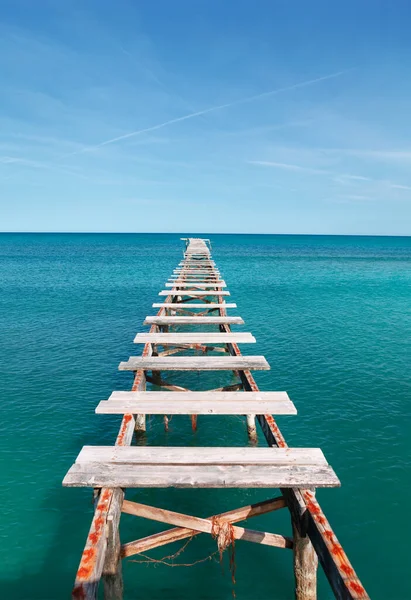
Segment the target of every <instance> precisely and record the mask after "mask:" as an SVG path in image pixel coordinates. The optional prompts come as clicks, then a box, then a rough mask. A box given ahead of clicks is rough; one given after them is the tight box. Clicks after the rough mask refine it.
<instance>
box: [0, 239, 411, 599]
mask: <svg viewBox="0 0 411 600" xmlns="http://www.w3.org/2000/svg"><path fill="white" fill-rule="evenodd" d="M179 237H180V236H179V235H177V234H175V235H174V234H173V235H128V234H124V235H123V234H122V235H106V234H101V235H98V234H96V235H94V234H90V235H82V234H78V235H76V234H44V235H43V234H2V235H0V284H1V285H0V329H1V338H0V345H1V348H0V356H1V364H0V369H1V373H0V375H1V383H0V385H1V399H2V403H1V406H2V411H1V420H0V429H1V438H0V445H1V465H0V475H1V477H0V498H1V501H2V514H1V517H0V536H1V544H0V596H1V597H4V598H12V599H13V600H23V599H24V600H26V599H36V600H46V599H47V600H48V599H55V600H58V599H60V598H61V599H63V598H67V597H69V592H70V588H71V584H72V581H73V577H74V574H75V571H76V568H77V565H78V561H79V558H80V555H81V552H82V548H83V546H84V542H85V539H86V536H87V532H88V527H89V524H90V520H91V515H92V502H91V494H90V491H89V490H83V489H80V490H79V489H63V488H62V487H61V481H62V479H63V477H64V475H65V473H66V471H67V469H68V468H69V467H70V465H71V464H72V462H73V461H74V459H75V457H76V455H77V453H78V452H79V450H80V448H81V446H82V445H83V444H112V443H113V442H114V440H115V436H116V432H117V430H118V425H119V422H120V420H119V418H117V417H115V416H111V417H110V416H99V415H95V414H94V408H95V406H96V404H97V403H98V401H99V400H101V399H105V398H107V397H108V395H109V394H110V392H111V391H112V390H114V389H117V390H119V389H129V387H130V384H131V376H130V375H129V374H127V373H119V372H118V371H117V366H118V363H119V361H120V360H124V359H126V358H127V357H128V356H129V355H131V354H136V353H138V352H139V349H138V348H136V347H135V346H133V344H132V340H133V337H134V334H135V333H136V331H143V330H145V328H144V327H143V326H142V322H143V319H144V317H145V316H146V315H147V314H154V312H153V309H152V308H151V304H152V302H153V301H157V298H156V297H157V293H158V291H159V290H160V289H162V288H163V284H164V282H165V281H166V279H167V278H168V276H169V274H170V273H171V270H172V268H173V267H174V266H175V264H176V263H177V262H178V261H179V260H180V257H181V251H182V242H180V241H179ZM206 237H211V239H212V243H213V254H214V257H215V259H216V261H217V264H218V266H219V268H220V270H221V271H222V273H223V275H224V278H225V280H226V282H227V284H228V286H229V289H230V291H231V294H232V300H233V301H235V302H237V304H238V309H237V310H235V311H231V312H230V314H233V315H234V314H240V315H241V316H242V317H243V318H244V320H245V321H246V325H245V326H243V327H242V328H241V329H242V330H246V331H251V332H252V333H253V334H254V335H255V336H256V338H257V344H256V345H254V346H250V347H248V348H246V347H245V346H244V351H245V353H247V352H248V353H254V354H264V355H265V356H266V358H267V360H268V361H269V362H270V364H271V371H268V372H262V373H257V375H256V379H257V382H258V384H259V385H260V387H261V388H262V389H265V390H287V391H288V392H289V394H290V397H291V398H292V400H293V401H294V402H295V404H296V406H297V409H298V415H297V416H294V417H282V418H279V419H278V422H279V424H280V427H281V429H282V431H283V433H284V434H285V436H286V439H287V441H288V443H289V445H291V446H301V447H303V446H319V447H321V448H322V449H323V451H324V453H325V455H326V457H327V458H328V460H329V462H330V463H331V464H332V465H333V467H334V469H335V470H336V472H337V474H338V475H339V477H340V479H341V482H342V487H341V489H331V490H321V491H319V493H318V497H319V500H320V502H321V504H322V506H323V508H324V510H325V512H326V514H327V516H328V518H329V520H330V522H331V524H332V526H333V527H334V529H335V531H336V533H337V535H338V537H339V539H340V541H341V542H342V544H343V545H344V547H345V549H346V551H347V552H348V556H349V558H350V560H351V561H352V562H353V565H354V567H355V569H356V570H357V572H358V574H359V576H360V578H361V579H362V581H363V583H364V585H365V586H366V588H367V590H368V591H369V593H370V595H371V597H372V598H373V599H391V600H403V599H407V598H411V587H410V578H409V573H408V571H409V557H408V552H409V548H408V546H409V544H408V537H407V536H408V535H409V533H410V531H409V529H410V525H409V519H408V507H409V503H410V486H411V483H410V467H411V452H410V449H411V440H410V433H411V427H410V425H411V370H410V358H411V306H410V299H411V238H372V237H327V236H247V235H212V236H211V235H210V236H206ZM184 377H187V376H184V375H183V374H180V375H179V380H180V381H183V380H184V381H185V382H187V379H184ZM189 377H191V381H190V385H192V386H193V387H195V386H199V385H200V384H201V382H200V380H199V378H198V376H197V375H194V376H193V375H190V376H189ZM174 380H176V379H174ZM260 438H261V444H263V439H262V435H261V434H260ZM147 439H148V443H151V444H170V445H190V444H202V445H207V444H212V445H243V444H246V443H247V440H246V435H245V427H244V423H243V420H242V418H239V417H226V418H218V417H204V418H202V419H199V429H198V432H197V433H196V434H193V433H192V432H191V428H190V424H189V420H188V418H184V417H181V418H177V417H174V418H173V420H172V422H171V424H170V431H169V433H168V434H165V433H164V431H163V427H162V423H161V419H160V418H157V417H152V418H151V419H150V422H149V427H148V432H147ZM128 497H129V498H131V499H135V500H138V501H141V502H147V503H151V504H153V505H156V506H160V507H165V508H171V509H173V508H174V509H175V510H181V511H182V512H187V513H191V514H195V515H200V516H207V515H211V514H214V513H217V512H219V511H225V510H230V509H232V508H236V507H238V506H242V505H245V504H248V503H249V502H251V501H255V500H259V499H264V498H268V497H270V491H269V490H250V491H247V490H239V491H238V490H226V491H224V490H205V491H202V492H199V491H195V490H171V491H170V490H151V491H149V490H141V491H139V490H134V491H132V493H129V494H128ZM249 526H250V527H253V528H255V529H264V530H266V531H272V532H281V533H284V534H289V533H290V526H289V520H288V517H287V513H286V511H279V512H278V513H274V514H272V515H266V516H264V517H258V518H256V519H254V520H253V521H250V524H249ZM161 529H162V526H161V525H160V524H155V523H153V522H149V521H144V520H140V519H137V518H136V517H128V516H127V515H126V516H124V517H123V520H122V529H121V534H122V538H123V540H124V541H129V540H132V539H137V538H138V537H142V536H144V535H149V534H150V533H154V532H155V531H160V530H161ZM180 545H181V543H177V544H175V545H172V546H165V547H163V548H160V549H158V550H157V551H155V552H152V556H155V557H158V558H159V557H162V556H164V555H168V554H172V553H173V552H176V551H177V550H178V548H179V547H180ZM214 549H215V547H214V543H213V542H212V540H211V538H210V537H209V536H199V537H198V538H196V539H195V540H193V541H192V542H191V543H190V545H189V546H188V547H187V549H186V551H185V553H184V554H183V555H181V556H180V557H179V558H178V559H177V561H180V562H184V563H189V562H194V561H196V560H199V559H201V558H203V557H205V556H207V555H208V554H210V553H211V552H213V550H214ZM236 563H237V584H236V595H237V599H238V600H254V599H256V600H257V599H259V600H266V599H267V600H268V599H269V598H270V599H271V600H279V599H281V600H282V599H291V598H293V572H292V557H291V552H287V551H285V550H280V549H275V548H269V547H259V546H257V545H254V544H248V543H246V542H243V543H241V542H239V543H238V544H237V545H236ZM124 574H125V584H126V594H125V598H127V599H133V598H140V599H144V600H146V599H147V600H148V599H152V600H155V599H160V598H161V599H163V600H168V599H170V600H171V599H173V600H177V599H178V600H180V599H183V600H188V599H193V598H194V599H197V598H198V599H204V600H205V599H208V600H210V599H213V600H214V599H224V600H228V599H229V598H231V597H232V596H231V593H232V585H231V580H230V575H229V573H228V570H227V567H226V568H225V570H224V572H223V573H222V571H221V568H220V565H219V564H217V563H215V562H213V561H207V562H204V563H200V564H199V565H197V566H194V567H191V568H169V567H166V566H156V567H154V566H151V565H147V564H137V563H133V562H130V561H125V562H124ZM331 597H332V594H331V592H330V588H329V587H328V584H327V582H326V581H325V578H324V576H323V575H320V578H319V598H321V599H326V598H331Z"/></svg>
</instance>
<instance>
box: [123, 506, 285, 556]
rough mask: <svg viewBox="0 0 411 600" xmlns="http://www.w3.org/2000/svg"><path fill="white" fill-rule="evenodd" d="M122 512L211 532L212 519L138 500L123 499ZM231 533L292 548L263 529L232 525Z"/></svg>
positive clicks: (238, 536) (268, 544)
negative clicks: (256, 529) (255, 529)
mask: <svg viewBox="0 0 411 600" xmlns="http://www.w3.org/2000/svg"><path fill="white" fill-rule="evenodd" d="M123 512H125V513H127V514H129V515H135V516H137V517H143V518H144V519H151V520H152V521H157V522H159V523H168V524H169V525H177V526H178V527H190V528H191V529H193V530H194V531H198V532H201V533H210V534H211V533H212V532H213V521H212V519H202V518H199V517H193V516H191V515H186V514H183V513H178V512H175V511H172V510H167V509H164V508H155V507H154V506H148V505H147V504H141V503H139V502H130V501H129V500H125V501H124V503H123ZM233 534H234V538H235V539H236V540H243V541H244V542H254V543H255V544H263V545H265V546H274V547H276V548H292V546H293V544H292V540H291V539H290V538H287V537H285V536H283V535H278V534H276V533H267V532H263V531H254V530H253V529H248V528H245V527H238V526H237V525H234V526H233Z"/></svg>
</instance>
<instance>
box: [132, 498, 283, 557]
mask: <svg viewBox="0 0 411 600" xmlns="http://www.w3.org/2000/svg"><path fill="white" fill-rule="evenodd" d="M285 506H286V504H285V501H284V498H282V497H280V498H274V499H273V500H264V501H263V502H257V503H255V504H249V505H247V506H243V507H241V508H237V509H234V510H230V511H228V512H225V513H221V514H219V515H215V516H216V517H217V518H218V519H219V520H221V521H228V522H230V523H238V521H243V520H244V519H250V518H252V517H257V516H259V515H264V514H266V513H269V512H273V511H275V510H279V509H281V508H284V507H285ZM213 516H214V515H213ZM213 516H211V517H208V519H212V518H213ZM199 533H200V532H198V531H193V530H192V529H188V528H185V527H176V528H173V529H168V530H167V531H161V532H159V533H155V534H154V535H150V536H147V537H145V538H141V539H140V540H137V541H134V542H128V543H126V544H123V546H122V547H121V554H122V557H123V558H124V557H127V556H133V555H134V554H139V553H140V552H148V551H149V550H152V549H154V548H158V547H159V546H164V545H165V544H170V543H172V542H177V541H179V540H184V539H186V538H189V537H191V536H195V535H198V534H199Z"/></svg>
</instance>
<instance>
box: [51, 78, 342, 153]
mask: <svg viewBox="0 0 411 600" xmlns="http://www.w3.org/2000/svg"><path fill="white" fill-rule="evenodd" d="M350 70H351V69H345V70H343V71H337V72H336V73H331V74H329V75H324V76H322V77H316V78H315V79H309V80H307V81H302V82H300V83H295V84H293V85H289V86H286V87H283V88H277V89H275V90H270V91H268V92H262V93H261V94H255V95H253V96H247V97H246V98H240V99H239V100H235V101H234V102H227V103H225V104H220V105H218V106H211V107H209V108H205V109H203V110H199V111H196V112H192V113H189V114H187V115H184V116H182V117H176V118H175V119H169V120H168V121H164V122H163V123H158V124H157V125H152V126H151V127H146V128H144V129H138V130H136V131H131V132H129V133H125V134H123V135H119V136H117V137H114V138H111V139H108V140H105V141H103V142H100V143H99V144H95V145H94V146H85V147H84V148H82V149H81V150H79V151H77V152H73V153H71V154H69V155H64V157H60V158H65V157H66V156H73V155H75V154H81V153H83V152H90V151H92V150H97V149H98V148H101V147H103V146H107V145H109V144H114V143H116V142H120V141H122V140H126V139H128V138H131V137H135V136H137V135H142V134H144V133H149V132H151V131H156V130H158V129H162V128H163V127H167V126H168V125H173V124H174V123H181V122H182V121H187V120H188V119H194V118H195V117H200V116H202V115H206V114H209V113H211V112H215V111H218V110H223V109H225V108H232V107H233V106H238V105H240V104H246V103H248V102H254V101H255V100H260V99H262V98H267V97H269V96H275V95H276V94H281V93H284V92H288V91H291V90H296V89H299V88H304V87H307V86H310V85H314V84H316V83H320V82H321V81H326V80H328V79H334V78H336V77H340V76H341V75H344V74H345V73H347V72H348V71H350Z"/></svg>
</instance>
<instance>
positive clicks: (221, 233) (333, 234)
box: [0, 231, 411, 238]
mask: <svg viewBox="0 0 411 600" xmlns="http://www.w3.org/2000/svg"><path fill="white" fill-rule="evenodd" d="M9 234H16V235H19V234H30V235H36V234H47V235H188V236H189V234H187V232H185V231H0V235H9ZM191 235H276V236H287V235H293V236H316V237H401V238H408V237H411V233H410V234H406V233H289V232H288V233H274V232H273V233H267V232H253V233H249V232H245V231H236V232H233V231H220V232H215V233H213V232H206V231H201V232H199V231H192V232H191Z"/></svg>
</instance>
